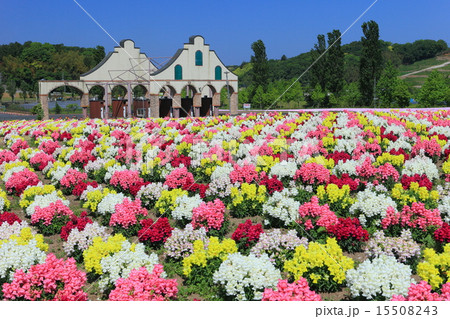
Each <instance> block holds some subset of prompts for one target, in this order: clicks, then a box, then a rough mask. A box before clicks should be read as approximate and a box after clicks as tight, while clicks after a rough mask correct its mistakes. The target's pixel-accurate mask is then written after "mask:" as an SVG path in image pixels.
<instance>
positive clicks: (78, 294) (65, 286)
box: [3, 254, 87, 301]
mask: <svg viewBox="0 0 450 319" xmlns="http://www.w3.org/2000/svg"><path fill="white" fill-rule="evenodd" d="M85 284H86V273H84V272H82V271H81V270H78V269H77V265H76V263H75V260H74V259H73V258H69V259H67V260H66V261H65V260H64V259H58V258H56V257H55V255H53V254H49V255H48V256H47V259H46V260H45V263H43V264H38V265H34V266H31V268H30V269H29V270H28V271H27V272H24V271H23V270H21V269H18V270H16V272H15V274H14V279H13V281H12V282H11V283H5V284H3V294H4V299H5V300H16V299H17V300H59V301H77V300H80V301H84V300H87V293H85V292H84V291H83V287H84V285H85Z"/></svg>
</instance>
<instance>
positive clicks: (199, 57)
mask: <svg viewBox="0 0 450 319" xmlns="http://www.w3.org/2000/svg"><path fill="white" fill-rule="evenodd" d="M195 65H203V53H202V51H200V50H199V51H197V52H195Z"/></svg>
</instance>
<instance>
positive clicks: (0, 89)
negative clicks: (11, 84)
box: [0, 83, 5, 102]
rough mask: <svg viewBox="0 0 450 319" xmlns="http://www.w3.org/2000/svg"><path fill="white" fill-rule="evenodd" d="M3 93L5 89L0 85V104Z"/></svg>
mask: <svg viewBox="0 0 450 319" xmlns="http://www.w3.org/2000/svg"><path fill="white" fill-rule="evenodd" d="M4 93H5V88H4V87H3V84H1V83H0V102H1V101H2V98H3V94H4Z"/></svg>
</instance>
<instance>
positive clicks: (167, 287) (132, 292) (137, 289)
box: [109, 264, 178, 301]
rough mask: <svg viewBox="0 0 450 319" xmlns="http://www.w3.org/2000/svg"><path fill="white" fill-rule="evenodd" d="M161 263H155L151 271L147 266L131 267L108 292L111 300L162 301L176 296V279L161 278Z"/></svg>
mask: <svg viewBox="0 0 450 319" xmlns="http://www.w3.org/2000/svg"><path fill="white" fill-rule="evenodd" d="M163 271H164V269H163V266H162V265H159V264H158V265H155V267H154V268H153V271H152V273H149V272H148V270H147V268H145V267H142V268H140V269H133V270H132V271H131V273H130V275H129V276H128V278H119V279H117V281H116V288H115V289H114V290H113V291H111V293H110V294H109V300H112V301H132V300H136V301H137V300H139V301H164V300H169V299H173V298H176V296H177V293H178V287H177V281H176V279H164V278H161V274H162V272H163Z"/></svg>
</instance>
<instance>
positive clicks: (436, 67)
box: [400, 61, 450, 79]
mask: <svg viewBox="0 0 450 319" xmlns="http://www.w3.org/2000/svg"><path fill="white" fill-rule="evenodd" d="M449 64H450V61H447V62H445V63H442V64H439V65H433V66H430V67H428V68H425V69H422V70H418V71H414V72H411V73H407V74H404V75H401V76H400V79H404V78H406V77H408V76H410V75H414V74H417V73H421V72H424V71H430V70H433V69H439V68H443V67H444V66H447V65H449Z"/></svg>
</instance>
